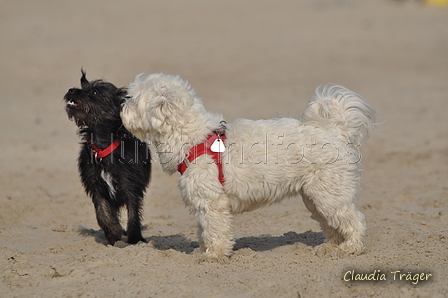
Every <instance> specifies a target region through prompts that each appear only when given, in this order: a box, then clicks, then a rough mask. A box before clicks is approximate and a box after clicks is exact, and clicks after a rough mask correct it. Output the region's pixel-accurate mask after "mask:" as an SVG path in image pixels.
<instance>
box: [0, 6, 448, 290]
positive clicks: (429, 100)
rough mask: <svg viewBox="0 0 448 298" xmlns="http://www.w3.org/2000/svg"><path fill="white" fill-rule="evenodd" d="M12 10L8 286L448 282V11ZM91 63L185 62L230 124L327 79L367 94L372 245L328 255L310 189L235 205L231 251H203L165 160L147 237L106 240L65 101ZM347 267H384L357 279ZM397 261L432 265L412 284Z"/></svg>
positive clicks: (4, 229)
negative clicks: (308, 200) (257, 205)
mask: <svg viewBox="0 0 448 298" xmlns="http://www.w3.org/2000/svg"><path fill="white" fill-rule="evenodd" d="M0 7H1V9H0V32H1V33H0V34H1V38H0V51H1V52H0V90H1V92H2V96H1V99H0V103H1V108H0V124H1V130H0V139H1V141H2V145H1V154H0V169H1V170H0V296H1V297H448V282H447V280H448V268H447V258H448V231H447V227H448V210H447V206H448V200H447V197H448V166H447V165H448V124H447V118H448V117H447V114H448V10H447V9H443V8H436V7H431V6H425V5H421V4H420V3H418V2H417V1H410V0H409V1H388V0H371V1H367V0H366V1H355V0H339V1H338V0H300V1H283V0H281V1H220V0H217V1H206V0H193V1H180V0H179V1H144V0H141V1H87V0H80V1H63V2H62V1H50V0H46V1H35V0H32V1H31V0H28V1H24V0H22V1H0ZM81 67H84V69H85V70H86V71H87V76H88V78H89V79H97V78H104V79H106V80H109V81H111V82H113V83H115V84H117V85H118V86H126V85H127V84H128V83H129V82H130V81H131V80H132V79H133V77H134V76H135V75H136V74H138V73H140V72H149V73H152V72H165V73H172V74H179V75H181V76H182V77H184V78H186V79H188V80H189V81H190V82H191V84H192V85H193V86H194V88H195V89H196V91H197V93H198V94H199V96H200V97H202V98H203V101H204V104H205V105H206V107H207V108H208V109H209V110H212V111H216V112H221V113H223V114H224V116H225V117H226V119H227V120H228V121H229V120H232V119H235V118H240V117H245V118H251V119H260V118H272V117H277V116H278V115H279V114H280V115H287V116H291V117H298V116H299V115H300V113H301V111H302V109H303V108H304V107H305V105H306V103H307V101H308V99H309V98H310V97H311V95H312V93H313V92H314V88H315V87H317V86H318V85H321V84H325V83H327V82H334V83H338V84H342V85H345V86H346V87H348V88H350V89H352V90H354V91H356V92H358V93H360V94H361V95H363V96H364V97H365V98H366V99H367V100H368V102H369V103H371V104H372V105H373V106H374V107H375V108H376V109H377V111H378V116H379V119H378V120H379V121H380V122H383V121H385V122H384V123H383V124H382V125H380V126H378V127H377V128H376V129H375V131H374V132H373V135H372V137H371V139H370V140H369V141H368V142H367V143H366V144H363V145H362V146H361V151H362V154H363V155H362V156H363V160H362V162H363V166H364V172H363V180H362V187H363V192H362V194H361V195H360V197H359V208H360V209H361V211H362V212H363V213H364V214H365V215H366V218H367V225H368V232H367V238H366V245H367V248H368V249H367V251H366V253H365V254H363V255H360V256H356V257H346V258H342V259H339V258H336V257H332V256H328V257H322V258H320V257H317V256H315V255H314V254H313V252H312V247H313V245H316V244H319V243H321V242H322V240H323V234H322V233H321V231H320V229H319V226H318V224H317V223H316V222H314V221H313V220H312V219H310V218H309V213H308V211H307V210H306V209H305V207H304V206H303V203H302V202H301V199H300V198H297V199H293V200H288V201H284V202H282V203H281V204H278V205H274V206H270V207H266V208H263V209H259V210H256V211H253V212H250V213H246V214H243V215H240V216H236V217H235V222H234V224H235V225H234V229H235V237H236V243H237V244H236V246H235V251H234V256H233V257H232V258H231V262H230V264H227V265H219V264H216V263H201V264H196V263H195V262H194V261H195V255H194V254H192V251H193V250H194V248H196V247H197V246H198V243H197V238H196V236H195V229H196V227H195V222H194V218H193V217H192V216H191V215H190V214H189V213H188V210H187V209H186V208H185V207H184V206H183V203H182V201H181V199H180V195H179V191H178V189H177V186H176V180H177V178H178V175H177V174H176V175H174V176H172V177H170V176H166V175H165V174H164V173H162V171H161V168H160V165H157V164H156V163H155V165H154V172H153V179H152V183H151V185H150V187H149V188H148V191H147V195H146V198H145V207H144V221H143V222H144V225H145V230H144V233H143V235H144V237H145V238H146V239H147V240H148V241H149V243H148V244H138V245H134V246H127V245H123V243H121V245H118V247H112V246H107V245H105V239H104V237H103V234H102V232H101V231H100V230H99V228H98V225H97V223H96V219H95V215H94V210H93V204H92V203H91V201H90V199H89V198H88V197H87V196H86V195H85V193H84V190H83V188H82V186H81V183H80V181H79V177H78V173H77V165H76V157H77V152H78V148H79V145H78V142H79V140H78V137H77V135H76V127H75V125H74V124H73V123H72V122H70V121H69V120H68V119H67V117H66V114H65V111H64V105H63V103H62V97H63V95H64V94H65V92H66V90H67V89H68V88H70V87H74V86H79V78H80V68H81ZM350 270H355V274H356V273H358V272H362V273H373V272H375V271H374V270H377V271H376V272H377V273H378V270H380V273H384V274H385V275H384V278H386V279H387V280H386V281H357V282H353V281H344V277H345V278H346V279H350V278H351V274H347V275H346V274H345V273H346V272H348V271H350ZM396 271H401V273H405V274H407V273H408V272H412V274H411V277H412V278H414V277H415V276H416V275H415V274H417V273H425V274H431V276H428V281H426V282H424V281H419V282H418V283H417V284H416V285H413V284H412V281H406V280H400V275H398V274H396V275H395V280H394V275H393V274H392V273H391V272H396ZM375 277H376V278H380V277H381V275H378V274H377V275H375ZM406 277H407V275H404V276H402V278H404V279H406ZM418 277H420V275H418ZM424 277H425V278H424V279H426V275H424ZM414 283H415V281H414Z"/></svg>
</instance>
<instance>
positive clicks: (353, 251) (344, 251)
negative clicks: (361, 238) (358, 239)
mask: <svg viewBox="0 0 448 298" xmlns="http://www.w3.org/2000/svg"><path fill="white" fill-rule="evenodd" d="M364 252H365V247H364V245H363V244H362V243H356V244H350V243H347V242H344V243H342V244H341V245H339V246H338V256H340V257H345V256H350V255H360V254H362V253H364Z"/></svg>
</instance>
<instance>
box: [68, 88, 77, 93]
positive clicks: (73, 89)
mask: <svg viewBox="0 0 448 298" xmlns="http://www.w3.org/2000/svg"><path fill="white" fill-rule="evenodd" d="M68 92H69V93H75V92H76V88H70V89H68Z"/></svg>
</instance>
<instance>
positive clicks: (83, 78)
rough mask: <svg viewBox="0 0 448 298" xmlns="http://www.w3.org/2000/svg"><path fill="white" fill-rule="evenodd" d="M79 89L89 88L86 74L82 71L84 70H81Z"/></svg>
mask: <svg viewBox="0 0 448 298" xmlns="http://www.w3.org/2000/svg"><path fill="white" fill-rule="evenodd" d="M81 74H82V77H81V87H82V88H87V87H88V86H89V81H88V80H87V79H86V72H85V71H84V69H82V68H81Z"/></svg>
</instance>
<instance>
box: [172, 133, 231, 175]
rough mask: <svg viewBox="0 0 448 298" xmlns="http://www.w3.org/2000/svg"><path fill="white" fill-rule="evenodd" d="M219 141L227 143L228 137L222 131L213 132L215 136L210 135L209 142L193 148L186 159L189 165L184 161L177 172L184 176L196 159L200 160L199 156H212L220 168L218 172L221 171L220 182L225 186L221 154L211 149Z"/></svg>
mask: <svg viewBox="0 0 448 298" xmlns="http://www.w3.org/2000/svg"><path fill="white" fill-rule="evenodd" d="M217 139H221V140H222V141H225V139H226V136H225V135H224V134H223V133H221V131H218V132H216V131H215V132H213V134H211V135H209V136H208V138H207V140H205V142H204V143H201V144H198V145H196V146H194V147H193V148H191V149H190V152H189V155H188V157H186V159H187V160H188V164H187V161H186V160H184V161H183V162H182V163H180V164H179V165H178V166H177V170H178V171H179V173H180V174H181V175H182V174H183V173H184V172H185V171H186V170H187V168H188V165H189V164H190V163H191V162H193V161H194V160H195V159H196V158H198V157H199V156H201V155H203V154H208V155H211V156H212V158H213V160H214V161H215V163H216V165H217V166H218V171H219V176H218V178H219V182H221V184H224V181H225V180H224V174H223V173H222V160H221V152H213V151H212V150H211V149H210V147H211V146H212V144H213V142H215V141H216V140H217Z"/></svg>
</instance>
